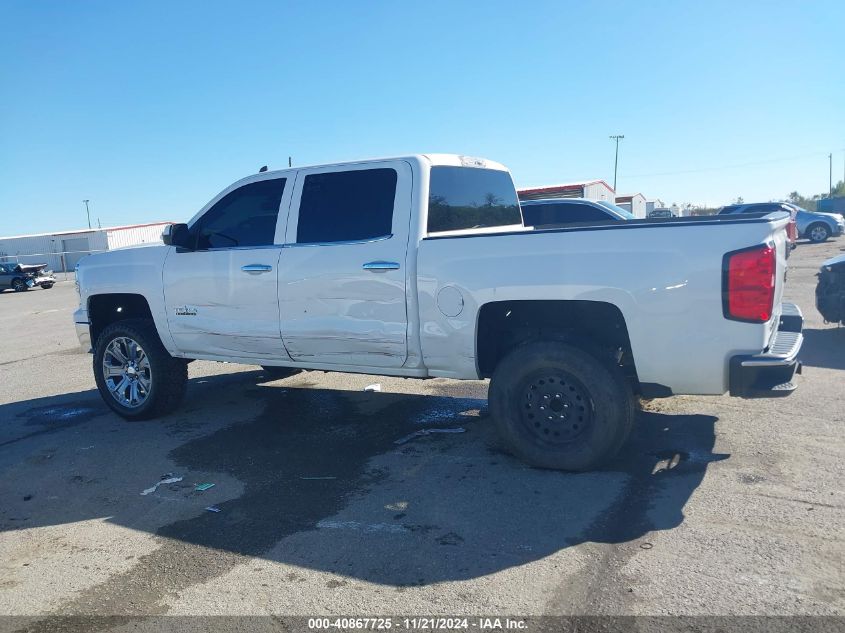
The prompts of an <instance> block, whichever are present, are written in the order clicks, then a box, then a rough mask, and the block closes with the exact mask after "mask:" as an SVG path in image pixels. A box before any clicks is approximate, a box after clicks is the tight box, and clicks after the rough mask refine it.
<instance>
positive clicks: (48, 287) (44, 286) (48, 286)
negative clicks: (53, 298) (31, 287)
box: [41, 284, 53, 290]
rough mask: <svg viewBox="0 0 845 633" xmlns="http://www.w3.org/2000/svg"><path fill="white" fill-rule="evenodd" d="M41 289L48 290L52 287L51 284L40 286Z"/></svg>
mask: <svg viewBox="0 0 845 633" xmlns="http://www.w3.org/2000/svg"><path fill="white" fill-rule="evenodd" d="M41 287H42V288H44V290H49V289H50V288H52V287H53V284H41Z"/></svg>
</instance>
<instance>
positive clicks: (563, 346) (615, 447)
mask: <svg viewBox="0 0 845 633" xmlns="http://www.w3.org/2000/svg"><path fill="white" fill-rule="evenodd" d="M489 403H490V413H491V415H492V417H493V420H494V422H495V424H496V427H497V430H498V432H499V435H500V437H501V438H502V440H503V441H504V442H505V443H506V444H507V446H508V447H509V448H510V449H511V450H512V451H513V452H514V454H515V455H516V456H517V457H519V458H520V459H522V460H524V461H525V462H527V463H528V464H530V465H532V466H536V467H539V468H550V469H554V470H570V471H584V470H590V469H592V468H595V467H597V466H599V465H601V464H603V463H605V462H606V461H608V460H609V459H610V458H612V457H613V456H614V455H616V453H617V452H618V451H619V449H620V448H621V447H622V445H623V444H624V443H625V440H626V439H627V438H628V435H629V434H630V431H631V428H632V427H633V423H634V398H633V394H632V392H631V388H630V386H629V384H628V382H627V380H626V379H625V377H624V376H623V375H622V372H621V371H620V370H619V369H618V368H617V367H615V366H614V365H612V364H611V362H610V360H609V359H608V360H607V361H605V360H604V359H600V358H599V357H598V356H597V355H595V354H592V353H590V352H588V351H585V350H583V349H581V348H579V347H576V346H574V345H570V344H567V343H561V342H556V341H541V342H540V341H538V342H535V343H528V344H526V345H523V346H521V347H518V348H517V349H515V350H514V351H512V352H511V353H510V354H508V355H507V356H506V357H505V358H504V359H503V360H502V361H501V362H500V363H499V365H498V366H497V367H496V370H495V372H494V374H493V378H492V380H491V381H490V393H489Z"/></svg>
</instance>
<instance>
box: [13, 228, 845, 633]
mask: <svg viewBox="0 0 845 633" xmlns="http://www.w3.org/2000/svg"><path fill="white" fill-rule="evenodd" d="M843 246H845V240H839V241H835V242H829V243H826V244H822V245H810V244H806V243H802V244H800V245H799V247H798V249H797V250H796V251H795V252H794V254H793V256H792V258H791V259H790V261H789V263H790V272H789V279H788V283H787V288H786V298H787V299H789V300H792V301H794V302H796V303H798V304H799V305H800V306H801V307H802V309H803V310H804V314H805V319H806V320H805V332H804V333H805V336H806V341H805V347H804V353H803V360H804V374H803V376H799V377H797V380H798V382H799V389H798V391H797V392H796V393H795V394H793V395H792V396H791V397H789V398H785V399H780V400H756V401H746V400H738V399H732V398H729V397H726V396H725V397H675V398H671V399H667V400H661V401H653V402H651V403H647V404H646V405H645V407H644V410H643V411H642V412H640V413H639V414H638V420H637V425H636V428H635V431H634V433H633V435H632V437H631V439H630V440H629V442H628V444H627V445H626V446H625V448H624V449H623V451H622V453H621V455H620V457H619V458H618V459H617V460H616V461H615V462H614V463H612V464H611V465H610V466H608V467H607V468H606V469H604V470H601V471H598V472H592V473H585V474H566V473H560V472H548V471H541V470H534V469H531V468H528V467H526V466H525V465H523V464H522V463H521V462H519V461H517V460H516V459H514V458H512V457H510V456H509V455H508V454H506V453H505V452H504V451H502V450H501V448H500V447H499V446H498V444H497V442H496V438H495V436H494V433H493V430H492V428H491V424H490V422H489V418H488V417H487V415H486V389H487V385H486V383H485V382H458V381H452V380H446V379H434V380H428V381H415V380H402V379H394V378H383V377H374V376H363V375H351V374H324V373H322V372H306V373H302V374H300V375H297V376H295V377H292V378H289V379H287V380H281V381H272V380H268V379H266V378H265V377H264V376H263V374H262V372H261V370H260V368H255V367H243V366H236V365H228V364H219V363H210V362H194V363H192V364H191V365H190V368H189V371H190V378H191V379H190V384H189V387H188V395H187V398H186V401H185V403H184V405H183V407H182V408H181V410H179V411H178V412H177V413H175V414H173V415H171V416H168V417H166V418H163V419H160V420H154V421H148V422H132V423H130V422H126V421H124V420H122V419H120V418H118V417H117V416H115V415H114V414H113V413H111V412H110V410H109V409H108V408H107V407H106V406H105V405H104V404H103V403H102V401H101V400H100V397H99V395H98V394H97V392H96V390H95V387H94V379H93V377H92V373H91V357H90V356H89V355H88V354H85V353H83V352H82V351H81V350H80V349H79V348H78V344H77V341H76V337H75V334H74V330H73V324H72V322H71V321H72V319H71V313H72V311H73V309H74V308H75V304H76V293H75V291H74V288H73V284H72V283H71V282H62V283H59V284H58V285H57V286H56V287H55V288H53V289H52V290H49V291H45V290H33V291H30V292H26V293H21V294H14V293H10V292H6V293H3V294H2V295H0V327H2V343H0V500H2V502H0V610H2V612H3V613H4V614H7V615H21V616H24V615H26V616H49V615H59V614H61V615H69V614H84V615H137V616H148V615H149V616H151V615H158V614H168V615H179V614H185V615H190V614H256V615H266V614H301V615H315V614H337V615H374V614H411V613H413V614H450V615H459V614H466V615H470V614H491V613H493V614H519V615H543V614H630V615H641V614H672V615H679V614H684V615H714V614H720V615H721V614H768V615H772V614H784V615H792V614H813V615H842V614H843V611H845V580H843V569H845V565H843V562H845V561H843V552H845V547H843V545H844V544H845V529H844V528H843V526H845V511H844V510H843V508H845V491H844V490H843V485H842V484H843V481H845V440H843V430H842V429H843V423H844V422H845V407H843V387H845V381H843V377H845V371H843V370H845V328H837V327H835V326H832V325H826V324H824V323H823V322H822V320H821V317H820V316H819V315H818V313H817V312H816V310H815V307H814V303H813V289H814V287H815V281H816V279H815V273H816V271H817V270H818V267H819V264H820V262H821V261H822V260H823V259H826V258H828V257H831V256H833V255H835V254H838V253H839V252H840V251H841V250H842V247H843ZM694 327H695V324H694V323H690V328H694ZM373 383H378V384H380V385H381V390H380V391H365V387H366V386H368V385H371V384H373ZM432 428H443V429H464V431H465V432H462V433H460V432H455V433H442V434H431V435H423V436H417V437H414V438H412V439H409V440H408V441H406V442H404V443H399V444H397V443H396V441H397V440H399V439H401V438H406V437H407V436H408V435H409V434H411V433H413V432H414V431H417V430H420V429H432ZM171 474H172V475H171ZM165 475H169V476H170V477H172V478H178V477H182V480H181V481H178V482H175V483H171V484H164V485H161V486H159V487H158V489H157V490H155V491H154V492H152V493H150V494H146V495H143V494H141V493H142V491H144V490H146V489H148V488H150V487H152V486H154V484H156V483H157V482H159V481H160V480H161V479H162V478H163V477H164V476H165ZM201 483H213V484H214V486H213V487H211V488H209V489H207V490H205V491H197V490H196V489H195V486H196V485H197V484H201ZM208 507H215V508H217V509H219V512H214V511H209V510H206V508H208ZM46 622H49V621H46ZM45 626H46V628H49V626H48V625H45Z"/></svg>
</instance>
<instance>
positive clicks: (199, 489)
mask: <svg viewBox="0 0 845 633" xmlns="http://www.w3.org/2000/svg"><path fill="white" fill-rule="evenodd" d="M209 488H214V484H197V485H196V486H195V487H194V490H196V491H197V492H203V491H205V490H208V489H209Z"/></svg>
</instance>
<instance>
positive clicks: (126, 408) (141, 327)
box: [94, 319, 188, 420]
mask: <svg viewBox="0 0 845 633" xmlns="http://www.w3.org/2000/svg"><path fill="white" fill-rule="evenodd" d="M133 344H134V345H133ZM133 348H134V350H135V351H134V353H133V352H132V349H133ZM107 355H108V357H107V358H106V356H107ZM133 357H134V358H133ZM104 358H105V361H104ZM123 361H127V362H123ZM129 367H133V369H132V370H130V369H129ZM106 374H109V375H108V376H107V375H106ZM94 379H95V380H96V382H97V389H98V390H99V391H100V395H101V396H102V398H103V400H104V401H105V403H106V404H107V405H108V406H109V407H110V408H111V409H112V411H114V412H115V413H117V414H118V415H119V416H121V417H124V418H126V419H127V420H146V419H149V418H154V417H157V416H160V415H165V414H167V413H170V412H172V411H173V410H175V409H176V408H177V407H178V406H179V404H180V403H181V402H182V399H183V397H184V396H185V388H186V386H187V382H188V364H187V363H186V362H185V361H184V360H182V359H181V358H173V357H172V356H171V355H170V354H169V353H168V352H167V350H166V349H164V345H162V343H161V339H159V337H158V332H156V329H155V324H154V323H153V322H152V321H150V320H149V319H127V320H125V321H118V322H116V323H112V324H111V325H109V326H107V327H106V328H105V329H104V330H103V331H102V333H101V334H100V336H99V337H98V338H97V342H96V344H95V346H94Z"/></svg>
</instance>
